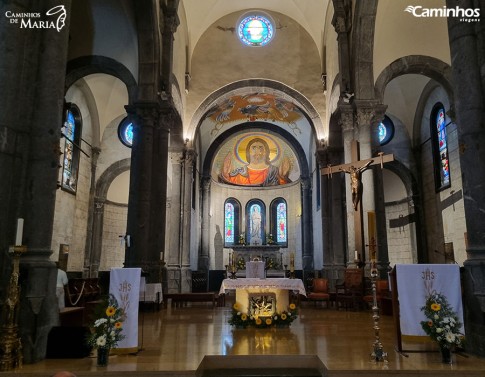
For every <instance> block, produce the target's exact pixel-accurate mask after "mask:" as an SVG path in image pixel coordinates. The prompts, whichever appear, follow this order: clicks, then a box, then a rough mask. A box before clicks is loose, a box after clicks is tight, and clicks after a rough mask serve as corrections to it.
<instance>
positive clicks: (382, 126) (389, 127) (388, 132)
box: [378, 116, 394, 145]
mask: <svg viewBox="0 0 485 377" xmlns="http://www.w3.org/2000/svg"><path fill="white" fill-rule="evenodd" d="M393 136H394V123H392V120H391V119H390V118H389V117H388V116H385V117H384V119H383V120H382V122H381V123H379V127H378V137H379V144H380V145H385V144H387V143H389V142H390V141H391V139H392V137H393Z"/></svg>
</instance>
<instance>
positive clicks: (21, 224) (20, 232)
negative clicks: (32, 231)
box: [15, 218, 24, 246]
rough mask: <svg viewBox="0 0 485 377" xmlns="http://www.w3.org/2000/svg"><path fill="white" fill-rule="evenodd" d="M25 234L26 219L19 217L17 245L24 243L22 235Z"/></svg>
mask: <svg viewBox="0 0 485 377" xmlns="http://www.w3.org/2000/svg"><path fill="white" fill-rule="evenodd" d="M23 234H24V219H21V218H19V219H17V234H16V236H15V245H16V246H20V245H22V236H23Z"/></svg>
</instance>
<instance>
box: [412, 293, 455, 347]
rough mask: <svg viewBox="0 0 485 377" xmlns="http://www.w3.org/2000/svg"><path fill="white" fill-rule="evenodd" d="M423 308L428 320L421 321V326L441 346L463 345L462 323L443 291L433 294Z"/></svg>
mask: <svg viewBox="0 0 485 377" xmlns="http://www.w3.org/2000/svg"><path fill="white" fill-rule="evenodd" d="M421 310H422V311H423V312H424V314H425V315H426V318H428V320H427V321H421V327H422V328H423V330H424V332H425V333H426V334H427V335H429V336H430V337H431V339H433V340H434V341H435V342H437V343H438V344H439V345H440V347H445V348H452V347H454V346H460V345H461V343H462V338H463V334H462V333H460V328H461V323H460V321H459V320H458V316H457V314H456V313H455V312H454V311H453V309H452V308H451V307H450V304H449V303H448V300H447V299H446V297H445V296H443V295H442V294H441V293H433V294H431V295H430V296H428V297H427V298H426V304H425V306H423V307H422V308H421Z"/></svg>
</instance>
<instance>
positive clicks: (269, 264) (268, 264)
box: [264, 258, 278, 270]
mask: <svg viewBox="0 0 485 377" xmlns="http://www.w3.org/2000/svg"><path fill="white" fill-rule="evenodd" d="M277 268H278V263H276V261H275V260H274V259H273V258H266V259H265V265H264V269H265V270H275V269H277Z"/></svg>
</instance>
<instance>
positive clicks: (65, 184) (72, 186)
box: [61, 104, 82, 193]
mask: <svg viewBox="0 0 485 377" xmlns="http://www.w3.org/2000/svg"><path fill="white" fill-rule="evenodd" d="M81 126H82V121H81V113H80V111H79V108H78V107H77V106H76V105H74V104H68V105H67V106H66V113H65V121H64V127H63V130H62V136H63V137H64V155H63V162H62V181H61V188H62V189H64V190H66V191H70V192H73V193H75V192H76V191H77V175H78V174H77V173H78V168H79V145H80V140H81Z"/></svg>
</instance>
